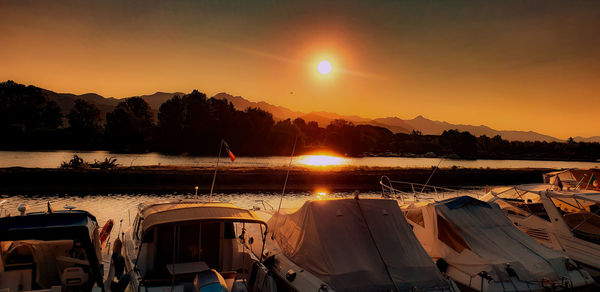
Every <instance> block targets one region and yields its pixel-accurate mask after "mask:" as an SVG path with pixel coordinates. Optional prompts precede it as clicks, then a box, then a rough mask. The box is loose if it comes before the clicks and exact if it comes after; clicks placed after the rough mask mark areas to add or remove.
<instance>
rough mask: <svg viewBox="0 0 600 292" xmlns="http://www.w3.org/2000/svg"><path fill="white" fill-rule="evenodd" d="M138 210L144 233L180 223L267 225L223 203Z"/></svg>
mask: <svg viewBox="0 0 600 292" xmlns="http://www.w3.org/2000/svg"><path fill="white" fill-rule="evenodd" d="M140 209H141V211H140V214H141V217H142V218H143V219H144V224H143V225H144V226H143V231H144V232H145V231H146V230H147V229H148V228H150V227H152V226H155V225H158V224H165V223H174V222H180V221H231V222H247V223H260V224H264V225H266V224H267V223H266V222H265V221H264V220H262V219H260V218H259V217H258V216H257V215H256V214H255V213H254V212H253V211H251V210H247V209H243V208H240V207H237V206H235V205H233V204H231V203H223V202H199V201H181V202H161V203H154V204H151V205H141V206H140Z"/></svg>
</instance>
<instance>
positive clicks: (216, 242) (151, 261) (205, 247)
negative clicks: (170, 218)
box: [137, 221, 265, 286]
mask: <svg viewBox="0 0 600 292" xmlns="http://www.w3.org/2000/svg"><path fill="white" fill-rule="evenodd" d="M248 225H261V224H259V223H237V222H231V221H225V222H223V221H183V222H174V223H166V224H158V225H155V226H152V227H150V228H149V229H147V230H145V231H144V233H143V238H142V242H143V243H142V246H141V251H140V255H139V256H138V261H137V267H138V268H139V269H140V271H141V274H142V275H143V278H144V282H145V284H146V285H147V286H164V285H167V286H168V285H171V281H172V280H173V279H176V280H177V281H178V282H179V283H183V282H191V281H193V279H194V276H196V274H197V273H199V272H202V271H205V270H208V269H214V270H216V271H217V272H219V273H220V274H222V275H223V276H224V277H225V276H230V277H233V279H234V280H235V279H236V278H237V279H246V278H248V277H249V275H248V271H251V270H252V266H251V264H252V261H253V260H252V259H251V258H250V257H251V256H250V253H249V252H250V251H249V250H248V248H247V245H246V244H245V243H246V241H247V240H250V241H254V238H252V239H250V238H246V237H247V236H246V228H247V227H249V226H248ZM262 229H263V230H264V229H265V226H263V228H262ZM256 240H257V241H259V240H262V238H257V239H256Z"/></svg>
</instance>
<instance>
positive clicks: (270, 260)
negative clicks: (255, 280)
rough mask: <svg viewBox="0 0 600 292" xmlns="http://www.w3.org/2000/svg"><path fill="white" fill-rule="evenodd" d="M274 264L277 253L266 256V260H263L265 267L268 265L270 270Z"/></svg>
mask: <svg viewBox="0 0 600 292" xmlns="http://www.w3.org/2000/svg"><path fill="white" fill-rule="evenodd" d="M274 264H275V255H270V256H268V257H266V258H265V260H264V261H263V265H265V267H267V268H268V269H269V270H270V269H271V268H272V267H273V265H274Z"/></svg>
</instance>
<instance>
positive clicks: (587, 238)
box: [482, 184, 600, 279]
mask: <svg viewBox="0 0 600 292" xmlns="http://www.w3.org/2000/svg"><path fill="white" fill-rule="evenodd" d="M482 199H483V200H487V201H489V202H495V203H497V204H498V205H499V206H500V207H501V208H502V210H503V211H504V213H505V214H506V216H508V218H509V219H510V221H511V222H512V223H513V224H514V225H515V226H517V227H518V228H519V229H521V230H522V231H523V232H525V233H527V234H528V235H529V236H531V237H532V238H533V239H535V240H536V241H537V242H539V243H541V244H543V245H545V246H547V247H550V248H552V249H555V250H558V251H561V252H564V253H565V254H566V255H567V256H569V257H570V258H572V259H573V260H575V261H576V262H578V263H579V264H580V265H582V266H583V267H584V268H586V269H587V270H588V271H589V272H590V273H591V274H592V276H594V277H595V278H596V279H600V216H599V213H600V193H599V192H598V191H596V190H579V189H567V188H564V189H563V190H561V188H560V187H558V186H557V185H556V184H529V185H519V186H515V187H507V188H499V189H494V190H492V191H490V192H489V193H488V194H487V195H486V196H485V197H483V198H482Z"/></svg>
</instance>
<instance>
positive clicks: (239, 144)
mask: <svg viewBox="0 0 600 292" xmlns="http://www.w3.org/2000/svg"><path fill="white" fill-rule="evenodd" d="M0 138H1V139H0V149H4V150H8V149H11V150H52V149H72V150H110V151H114V152H149V151H157V152H162V153H172V154H181V153H186V154H192V155H215V154H216V151H218V147H219V143H220V140H221V139H225V140H226V141H227V142H228V143H229V145H231V147H232V150H233V151H234V152H235V153H236V154H237V155H242V156H265V155H289V154H290V152H291V149H292V147H293V145H294V143H295V144H296V153H298V154H302V153H308V152H312V151H316V150H329V151H333V152H336V153H339V154H341V155H348V156H360V155H371V154H372V155H402V156H438V157H439V156H443V157H451V158H465V159H475V158H488V159H544V160H584V161H595V160H596V159H598V158H600V157H598V155H599V153H600V143H585V142H574V141H573V140H572V139H570V140H569V141H567V142H539V141H536V142H519V141H507V140H504V139H502V137H500V136H495V137H487V136H480V137H475V136H473V135H472V134H470V133H469V132H460V131H457V130H447V131H444V132H443V133H442V134H441V135H423V134H422V133H420V132H419V131H413V132H412V133H410V134H405V133H396V134H394V133H392V132H391V131H390V130H388V129H386V128H382V127H377V126H372V125H355V124H353V123H352V122H348V121H345V120H334V121H332V122H331V123H330V124H329V125H327V126H326V127H320V126H319V125H318V124H317V122H314V121H305V120H303V119H301V118H297V119H295V120H290V119H287V120H283V121H275V120H274V119H273V116H272V115H271V114H270V113H268V112H266V111H263V110H261V109H258V108H247V109H245V110H243V111H242V110H237V109H235V108H234V106H233V104H232V103H231V102H228V101H227V100H221V99H215V98H208V97H207V96H206V94H204V93H202V92H200V91H197V90H194V91H192V92H191V93H189V94H186V95H183V96H174V97H172V98H171V99H169V100H167V101H165V102H164V103H163V104H162V105H161V106H160V108H159V109H158V113H155V112H153V110H152V109H151V107H150V106H149V105H148V103H147V102H146V101H145V100H144V99H142V98H139V97H132V98H128V99H124V100H122V101H121V102H120V103H119V104H118V105H117V106H116V107H115V108H114V109H113V110H112V111H111V112H108V113H106V115H105V116H103V115H102V113H101V111H100V110H99V109H98V107H97V106H96V105H94V104H92V103H89V102H87V101H85V100H83V99H77V100H75V104H74V106H73V108H72V109H71V110H70V111H69V112H68V113H62V112H61V110H60V107H59V106H58V105H57V104H56V102H54V101H52V100H50V99H49V98H48V97H47V96H46V95H45V94H44V93H43V92H42V91H41V90H40V89H39V88H37V87H35V86H25V85H21V84H17V83H15V82H12V81H7V82H3V83H0Z"/></svg>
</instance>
